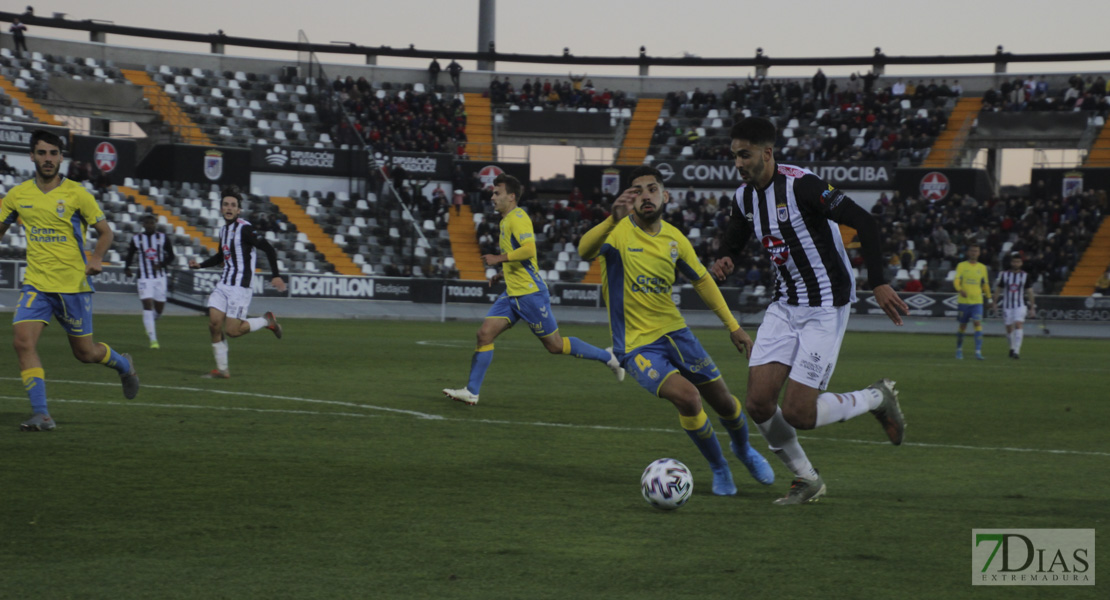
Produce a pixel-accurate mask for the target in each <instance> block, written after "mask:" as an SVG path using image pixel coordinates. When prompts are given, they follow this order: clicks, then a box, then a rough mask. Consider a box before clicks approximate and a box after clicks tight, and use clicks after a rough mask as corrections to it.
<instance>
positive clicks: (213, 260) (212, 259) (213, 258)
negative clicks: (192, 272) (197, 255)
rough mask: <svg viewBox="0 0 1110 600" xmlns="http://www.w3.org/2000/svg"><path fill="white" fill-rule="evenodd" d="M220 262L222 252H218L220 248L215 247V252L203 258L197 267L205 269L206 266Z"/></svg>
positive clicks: (222, 259) (220, 263)
mask: <svg viewBox="0 0 1110 600" xmlns="http://www.w3.org/2000/svg"><path fill="white" fill-rule="evenodd" d="M222 264H224V253H223V252H220V250H219V249H218V248H217V249H216V253H215V254H213V255H212V256H209V257H208V258H206V259H204V262H202V263H200V267H199V268H201V269H207V268H208V267H214V266H216V265H222Z"/></svg>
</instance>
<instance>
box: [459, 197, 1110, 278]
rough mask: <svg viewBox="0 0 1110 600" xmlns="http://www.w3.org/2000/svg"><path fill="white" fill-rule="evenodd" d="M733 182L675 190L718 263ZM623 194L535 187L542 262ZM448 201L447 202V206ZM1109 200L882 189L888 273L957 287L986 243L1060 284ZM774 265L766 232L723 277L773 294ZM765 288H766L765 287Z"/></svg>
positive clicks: (490, 229)
mask: <svg viewBox="0 0 1110 600" xmlns="http://www.w3.org/2000/svg"><path fill="white" fill-rule="evenodd" d="M729 199H730V192H729V191H717V190H698V191H696V190H694V189H687V190H671V201H670V202H669V203H668V204H667V207H666V209H665V213H664V219H665V220H666V221H667V222H668V223H670V224H672V225H674V226H675V227H677V228H678V229H679V230H681V231H682V232H683V233H684V234H685V235H687V236H688V237H689V238H690V241H691V243H692V244H693V245H694V249H695V251H696V252H697V255H698V257H699V258H700V259H701V261H702V263H703V264H705V265H710V264H712V263H713V262H714V261H716V260H717V258H720V257H721V256H722V255H723V253H722V251H721V247H720V234H721V232H722V231H723V230H724V228H725V227H726V225H727V223H728V218H729ZM612 201H613V197H612V196H611V195H607V194H602V193H601V191H600V189H598V188H594V189H593V190H592V191H591V192H590V193H588V194H583V193H582V192H581V191H579V190H578V189H575V190H574V192H572V193H571V195H570V197H569V198H568V199H567V200H565V201H564V200H541V199H538V198H537V196H536V194H535V191H534V188H533V189H532V190H531V191H529V192H527V193H526V194H525V198H524V200H523V201H522V202H521V206H522V207H523V208H524V209H525V210H526V211H527V212H528V214H529V216H530V217H531V218H532V222H533V227H534V229H535V231H536V232H537V233H538V234H540V235H538V236H537V237H538V239H539V240H540V249H541V257H540V259H541V265H540V267H541V268H542V269H551V268H553V264H552V261H551V259H550V256H549V255H548V256H547V257H546V258H545V254H544V250H545V249H547V250H549V251H550V250H551V249H552V248H554V249H555V250H562V249H563V248H564V247H565V245H566V244H568V243H569V244H571V246H577V244H578V241H579V239H580V238H581V236H582V234H584V233H585V232H586V231H589V229H590V228H592V227H593V226H594V225H596V224H597V223H599V222H601V220H603V219H605V218H607V217H608V215H609V208H610V206H611V205H612ZM446 207H447V205H446V204H445V205H444V207H443V209H442V210H447V208H446ZM1108 208H1110V205H1108V202H1107V196H1106V193H1105V192H1101V191H1097V192H1096V191H1088V192H1085V193H1081V194H1077V195H1073V196H1070V197H1067V198H1062V197H1060V196H1059V195H1054V194H1049V193H1047V191H1046V190H1045V188H1044V186H1043V185H1040V186H1035V187H1034V188H1033V190H1032V192H1031V193H1030V195H1029V196H1027V197H1019V196H1002V197H991V198H988V199H986V200H985V201H979V200H977V199H975V198H972V197H970V196H962V195H958V194H957V195H953V196H951V197H950V198H948V199H946V200H944V201H941V202H929V201H927V200H923V199H920V198H902V197H900V196H899V195H898V194H897V193H894V194H893V196H890V197H888V196H886V195H885V194H884V195H883V196H881V197H880V199H879V200H878V202H876V203H875V205H874V206H873V207H872V211H871V212H872V214H873V215H874V216H875V218H876V219H878V221H879V223H880V226H881V229H882V235H881V238H882V239H883V241H884V247H883V256H884V258H885V260H886V262H887V270H886V273H885V276H886V278H887V279H888V280H889V281H891V282H892V284H893V285H894V286H895V288H896V289H899V290H903V291H936V292H950V291H952V283H951V281H950V280H949V278H948V275H949V272H950V271H952V270H953V269H955V267H956V264H957V263H959V262H960V261H962V260H965V259H966V251H967V246H968V244H970V243H977V244H979V245H980V247H981V248H982V254H981V257H980V261H981V262H983V263H984V264H986V265H988V267H989V268H990V270H991V277H992V281H993V278H994V275H995V274H996V273H998V271H999V270H1001V269H1005V268H1008V266H1009V259H1008V257H1009V256H1010V253H1012V252H1019V253H1021V255H1022V257H1023V258H1024V260H1025V267H1024V268H1025V270H1026V271H1027V272H1029V273H1030V274H1031V276H1032V277H1033V278H1034V280H1036V281H1037V284H1036V288H1035V289H1036V290H1037V292H1038V293H1044V294H1053V293H1058V292H1059V291H1060V289H1061V288H1062V287H1063V284H1064V283H1065V282H1066V281H1067V278H1068V276H1069V274H1070V273H1071V271H1072V270H1073V269H1074V268H1075V265H1076V263H1077V262H1078V260H1079V258H1080V257H1081V256H1082V254H1083V251H1084V250H1085V249H1086V247H1087V245H1088V244H1089V242H1090V240H1091V237H1092V236H1093V234H1094V231H1095V230H1096V229H1097V228H1098V226H1099V223H1100V222H1101V219H1102V217H1103V216H1104V215H1106V213H1107V210H1108ZM475 210H476V211H478V212H485V213H486V219H485V220H484V221H483V222H482V223H481V224H479V225H478V226H477V232H476V233H477V235H478V238H479V243H480V246H481V251H482V253H484V254H485V253H498V252H499V250H498V249H497V243H498V229H497V223H498V220H499V219H498V217H497V215H496V213H495V212H493V207H492V203H491V202H490V201H489V200H488V194H485V195H479V196H478V199H477V204H476V206H475ZM849 257H850V259H851V261H852V265H853V266H854V267H856V268H857V269H859V272H860V276H859V277H858V278H857V281H856V283H857V286H858V287H859V289H861V290H863V289H866V282H867V274H866V267H865V266H864V264H863V257H862V255H860V254H859V251H858V250H856V249H853V250H849ZM773 284H774V271H773V270H772V268H771V264H770V262H769V260H768V259H767V258H766V256H765V252H764V251H763V249H762V247H761V246H760V244H759V241H758V240H757V239H754V238H753V239H752V240H750V241H749V247H748V248H747V251H746V252H744V253H743V255H742V256H741V257H740V259H739V261H738V262H737V263H736V269H735V271H734V272H733V274H732V275H731V276H730V277H729V278H728V280H727V282H726V283H723V284H722V285H728V286H734V287H741V288H743V289H744V290H745V291H747V292H748V293H755V292H759V293H762V294H769V293H771V290H772V286H773ZM760 287H762V290H760V289H759V288H760Z"/></svg>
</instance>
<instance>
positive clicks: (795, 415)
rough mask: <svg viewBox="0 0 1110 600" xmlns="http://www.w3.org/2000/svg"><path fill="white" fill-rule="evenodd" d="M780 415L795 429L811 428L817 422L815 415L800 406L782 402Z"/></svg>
mask: <svg viewBox="0 0 1110 600" xmlns="http://www.w3.org/2000/svg"><path fill="white" fill-rule="evenodd" d="M782 417H783V418H784V419H786V422H787V423H790V425H791V426H792V427H794V428H795V429H813V428H814V426H815V425H816V424H817V423H816V421H817V418H816V415H815V414H813V412H812V411H808V410H804V409H803V408H802V407H800V406H796V405H790V404H786V403H784V404H783V407H782Z"/></svg>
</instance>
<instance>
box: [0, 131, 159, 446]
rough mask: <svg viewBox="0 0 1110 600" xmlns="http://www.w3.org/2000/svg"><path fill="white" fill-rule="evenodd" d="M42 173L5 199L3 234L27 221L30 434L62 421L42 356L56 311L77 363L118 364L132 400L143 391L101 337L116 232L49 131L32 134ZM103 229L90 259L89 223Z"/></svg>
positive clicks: (24, 316)
mask: <svg viewBox="0 0 1110 600" xmlns="http://www.w3.org/2000/svg"><path fill="white" fill-rule="evenodd" d="M31 161H32V162H34V164H35V177H34V178H33V179H29V180H27V181H25V182H23V183H21V184H19V185H17V186H15V187H14V188H12V190H11V191H10V192H8V195H7V196H5V197H4V200H3V202H2V203H0V238H2V237H3V236H4V234H5V233H7V231H8V228H9V227H11V225H12V223H15V222H16V219H19V220H20V221H21V222H22V224H23V227H24V229H25V231H26V233H27V272H26V274H25V275H24V277H23V287H22V288H21V292H22V293H20V295H19V302H18V304H17V306H16V309H15V316H14V317H13V318H12V331H13V333H14V335H15V343H14V345H15V351H16V354H17V355H18V357H19V368H20V371H21V373H20V374H21V375H22V377H23V387H24V389H26V390H27V396H28V397H29V398H30V400H31V411H32V413H33V414H32V415H31V418H30V419H28V420H27V421H24V422H23V423H22V424H21V425H20V428H21V429H22V430H24V431H50V430H52V429H54V428H55V426H56V424H55V423H54V420H53V419H52V418H51V417H50V411H49V410H47V406H46V381H45V375H44V371H43V368H42V361H41V360H39V355H38V350H37V346H38V341H39V336H40V335H42V330H43V329H44V328H45V327H46V325H47V324H48V323H49V322H50V317H51V316H53V317H54V318H55V319H57V321H58V323H60V324H61V326H62V328H63V329H65V331H66V333H67V334H68V335H69V345H70V348H72V349H73V355H74V356H75V357H77V360H80V361H81V362H85V363H101V364H103V365H107V366H108V367H110V368H112V369H115V370H116V372H118V373H119V375H120V379H121V380H122V382H123V395H124V397H126V398H127V399H131V398H134V397H135V396H136V395H137V394H138V393H139V378H138V376H137V375H135V368H134V365H133V364H132V361H131V357H130V356H129V355H127V354H119V353H118V352H116V351H115V350H112V349H111V348H109V347H108V345H107V344H103V343H100V344H98V343H95V342H93V337H92V334H93V323H92V294H93V287H92V283H91V281H90V279H89V276H91V275H95V274H97V273H99V272H100V271H101V263H100V261H101V258H102V257H103V256H104V253H105V252H107V251H108V248H110V247H111V245H112V229H111V227H109V226H108V222H107V221H105V220H104V213H103V212H102V211H101V210H100V207H99V206H97V204H96V200H95V199H94V198H93V197H92V194H90V193H89V192H88V191H87V190H85V188H84V187H82V186H81V184H79V183H76V182H74V181H71V180H69V179H65V178H63V177H62V176H61V174H60V171H61V165H62V140H61V139H60V138H59V137H58V136H56V135H54V134H52V133H49V132H47V131H42V130H36V131H35V132H33V133H32V134H31ZM89 226H91V227H92V228H93V229H95V230H96V233H97V241H96V248H95V249H93V251H92V254H91V255H90V256H89V257H88V258H87V259H86V257H85V250H84V242H85V231H86V228H87V227H89Z"/></svg>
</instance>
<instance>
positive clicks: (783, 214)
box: [775, 202, 790, 223]
mask: <svg viewBox="0 0 1110 600" xmlns="http://www.w3.org/2000/svg"><path fill="white" fill-rule="evenodd" d="M775 209H776V210H777V211H778V215H779V222H780V223H783V222H786V221H788V220H789V219H790V214H789V213H788V212H787V211H786V202H780V203H778V204H776V205H775Z"/></svg>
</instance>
